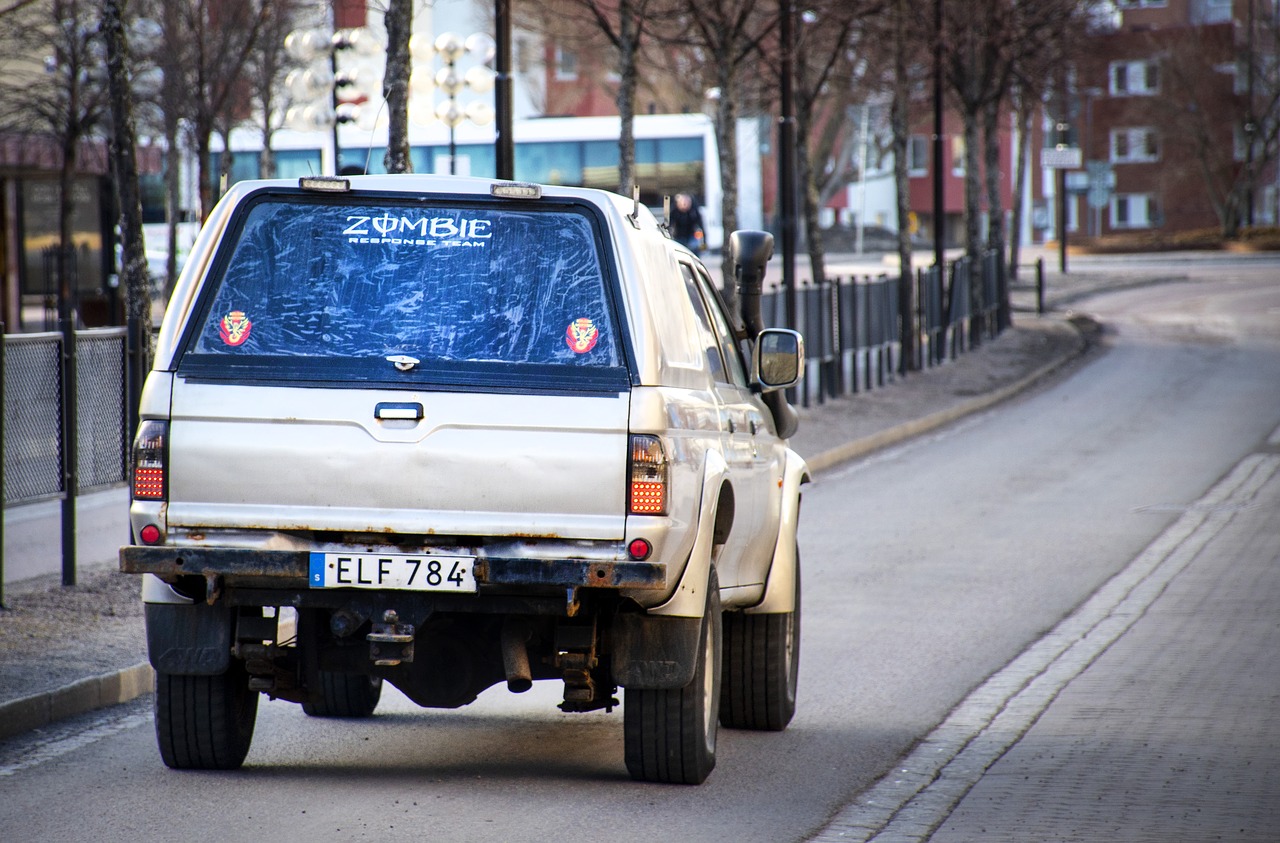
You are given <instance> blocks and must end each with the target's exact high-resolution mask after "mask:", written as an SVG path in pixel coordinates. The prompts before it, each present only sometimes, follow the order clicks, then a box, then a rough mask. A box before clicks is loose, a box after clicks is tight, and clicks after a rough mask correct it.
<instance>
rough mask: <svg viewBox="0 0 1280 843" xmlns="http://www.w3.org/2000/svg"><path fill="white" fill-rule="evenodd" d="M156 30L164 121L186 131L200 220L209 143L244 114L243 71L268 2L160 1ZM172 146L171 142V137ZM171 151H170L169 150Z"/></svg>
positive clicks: (209, 181)
mask: <svg viewBox="0 0 1280 843" xmlns="http://www.w3.org/2000/svg"><path fill="white" fill-rule="evenodd" d="M161 5H162V7H163V13H162V17H161V20H160V25H161V28H162V31H163V48H162V49H164V50H165V53H166V55H167V56H168V60H167V61H165V62H164V64H162V65H161V67H162V70H163V72H164V75H165V87H166V89H167V91H168V92H169V95H168V96H167V97H166V101H165V111H166V117H167V118H168V119H170V120H174V121H175V126H176V121H183V122H185V123H186V125H187V126H188V127H189V131H190V136H191V142H192V143H191V145H192V149H193V151H194V152H195V156H196V167H197V171H198V173H199V192H200V216H201V218H202V219H203V218H204V217H206V216H208V215H209V211H210V210H212V208H213V202H214V199H215V196H214V193H213V181H214V180H213V178H212V176H211V173H210V169H209V165H210V155H209V152H210V138H211V137H212V136H213V133H214V132H215V131H216V130H217V129H218V127H219V123H220V122H221V123H222V124H223V125H226V124H227V123H228V122H230V119H229V115H230V118H231V119H234V117H236V116H238V117H239V118H240V119H243V118H246V117H248V113H247V112H237V109H238V108H239V107H240V103H241V102H243V101H244V99H245V98H246V91H247V83H246V81H245V67H246V65H247V63H248V59H249V56H250V54H251V53H252V51H253V48H254V45H255V44H256V43H257V40H258V38H259V37H260V36H261V33H262V30H263V27H264V25H265V24H266V22H267V20H268V19H269V17H270V14H271V12H270V9H271V3H270V2H268V0H164V2H163V3H162V4H161ZM173 140H174V141H175V142H176V140H177V138H176V136H175V138H173ZM170 148H171V149H173V148H175V147H170Z"/></svg>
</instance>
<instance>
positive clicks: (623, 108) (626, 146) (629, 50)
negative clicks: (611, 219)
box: [617, 0, 640, 196]
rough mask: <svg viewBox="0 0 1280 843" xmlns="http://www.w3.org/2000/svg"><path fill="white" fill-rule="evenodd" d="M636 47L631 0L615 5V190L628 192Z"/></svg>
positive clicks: (631, 168)
mask: <svg viewBox="0 0 1280 843" xmlns="http://www.w3.org/2000/svg"><path fill="white" fill-rule="evenodd" d="M639 47H640V38H639V31H638V28H637V26H636V19H635V10H634V9H633V7H632V4H631V0H621V3H619V5H618V74H619V76H620V77H621V78H620V80H619V83H618V98H617V104H618V116H619V118H620V120H621V126H620V128H619V132H618V192H619V193H621V194H622V195H623V196H630V195H631V191H632V189H633V187H634V185H635V183H636V176H635V169H636V134H635V116H636V84H637V80H638V73H637V71H636V51H637V50H638V49H639Z"/></svg>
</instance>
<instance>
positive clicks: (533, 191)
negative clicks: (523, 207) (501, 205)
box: [489, 181, 542, 199]
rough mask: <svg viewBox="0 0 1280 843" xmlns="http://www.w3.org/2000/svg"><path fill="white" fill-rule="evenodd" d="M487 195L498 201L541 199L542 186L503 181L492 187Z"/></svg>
mask: <svg viewBox="0 0 1280 843" xmlns="http://www.w3.org/2000/svg"><path fill="white" fill-rule="evenodd" d="M489 195H490V196H496V197H498V198H500V199H541V198H542V185H538V184H530V183H528V182H520V181H504V182H501V183H500V184H495V185H492V186H491V187H490V188H489Z"/></svg>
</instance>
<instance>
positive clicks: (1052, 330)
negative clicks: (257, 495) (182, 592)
mask: <svg viewBox="0 0 1280 843" xmlns="http://www.w3.org/2000/svg"><path fill="white" fill-rule="evenodd" d="M842 271H844V270H842ZM1160 280H1168V279H1167V276H1151V275H1147V276H1127V275H1123V276H1119V277H1110V276H1108V277H1103V276H1098V275H1093V274H1089V273H1085V272H1081V273H1074V272H1073V273H1072V274H1069V275H1067V276H1061V275H1054V274H1052V273H1050V274H1049V282H1050V283H1049V285H1048V286H1049V290H1050V296H1049V297H1048V300H1049V303H1050V306H1051V307H1052V306H1054V305H1058V304H1061V303H1066V302H1068V301H1070V300H1071V299H1073V298H1075V297H1077V296H1080V295H1087V294H1089V293H1091V292H1095V291H1097V290H1099V289H1105V288H1108V287H1116V286H1130V285H1132V284H1134V283H1153V282H1155V281H1160ZM1024 285H1025V281H1024ZM1014 306H1015V319H1014V321H1015V325H1014V327H1013V328H1012V329H1010V330H1009V331H1006V332H1005V333H1004V334H1002V335H1001V336H1000V337H998V338H996V339H995V340H993V341H990V342H987V343H986V344H984V345H983V346H981V347H979V348H977V349H973V350H971V351H970V352H969V353H968V354H965V355H964V356H962V357H961V358H959V359H958V360H955V361H952V362H948V363H945V364H943V365H941V366H937V367H934V368H930V369H926V370H924V371H922V372H913V373H911V374H909V375H907V376H905V377H899V378H898V379H897V380H896V381H895V382H892V383H890V384H887V385H886V386H885V387H883V388H879V389H876V390H874V391H870V392H862V393H858V394H856V395H852V396H848V397H844V398H839V399H831V400H828V401H826V402H823V403H814V404H811V406H809V407H803V408H800V417H801V424H800V430H799V433H797V435H796V436H795V437H793V439H792V446H793V447H794V448H795V449H796V450H797V451H798V452H799V453H800V454H801V455H802V456H804V457H805V459H806V460H808V462H809V465H810V467H811V469H812V470H813V472H814V474H815V476H816V477H817V478H818V480H819V481H821V476H822V472H823V471H824V470H827V469H829V468H831V467H833V466H835V465H837V464H839V463H841V462H844V461H847V460H851V459H856V458H858V457H860V456H862V455H865V454H867V453H870V452H872V451H874V450H876V449H878V448H884V447H887V446H889V445H891V444H893V443H896V442H900V441H902V440H904V439H907V438H910V437H913V436H918V435H920V434H922V433H925V432H927V431H929V430H932V429H934V428H937V427H939V426H941V425H944V424H946V423H948V422H950V421H953V420H955V419H958V418H961V417H962V416H964V415H967V414H969V413H974V412H978V411H981V410H983V409H985V408H987V407H990V406H992V405H993V404H995V403H997V402H999V401H1002V400H1004V399H1006V398H1009V397H1011V396H1012V395H1015V394H1017V393H1018V392H1020V391H1022V390H1024V389H1026V388H1028V387H1029V386H1031V385H1032V384H1034V383H1035V382H1036V381H1037V380H1039V379H1040V378H1043V377H1045V376H1046V375H1048V374H1049V373H1051V372H1052V371H1054V370H1055V369H1057V368H1059V367H1060V366H1062V365H1064V364H1066V363H1068V362H1070V361H1071V360H1072V359H1074V358H1075V357H1077V356H1078V355H1079V354H1081V353H1082V351H1083V350H1084V349H1085V347H1086V345H1087V342H1086V340H1087V337H1086V336H1085V334H1083V333H1082V332H1081V330H1080V326H1079V325H1077V324H1075V323H1073V322H1072V321H1070V320H1069V319H1067V318H1066V317H1064V316H1063V315H1049V316H1045V317H1037V316H1035V315H1034V313H1032V312H1029V311H1031V310H1032V308H1033V307H1034V292H1033V291H1029V290H1027V289H1026V288H1025V286H1024V287H1023V288H1020V289H1019V290H1018V291H1017V292H1015V294H1014ZM1081 325H1083V326H1084V327H1085V328H1086V333H1087V327H1088V326H1087V323H1083V322H1082V323H1081ZM40 506H43V507H44V510H39V511H37V510H36V509H31V508H18V509H16V510H13V511H11V512H9V513H8V514H7V515H6V525H9V526H10V529H7V530H6V539H5V541H6V548H5V568H4V570H5V573H6V582H5V589H4V595H5V607H6V608H5V609H4V610H0V739H3V738H5V737H9V736H12V735H15V734H19V733H21V732H24V731H28V730H31V729H34V728H39V727H41V726H43V725H46V724H48V723H51V722H54V721H57V720H59V719H62V718H65V717H69V716H73V715H75V714H79V713H82V712H85V711H89V710H92V709H95V708H99V707H102V706H107V705H113V704H116V703H120V702H126V701H128V700H130V699H133V698H134V697H136V696H139V695H141V694H144V693H149V692H150V691H151V690H152V689H153V683H154V677H153V675H152V672H151V669H150V666H149V665H148V664H147V658H146V637H145V632H144V629H143V622H142V604H141V601H140V599H139V597H138V590H139V585H138V580H137V578H135V577H132V576H128V575H124V574H120V573H118V572H117V571H116V570H115V555H114V548H115V547H116V546H117V545H118V544H119V543H120V541H122V540H123V529H124V528H123V527H121V533H122V535H121V536H120V537H119V538H117V537H116V536H115V535H113V533H114V532H115V530H114V528H112V527H110V526H109V524H110V523H111V522H112V521H113V519H115V518H118V519H119V523H120V524H122V525H123V524H125V523H126V520H125V519H126V515H127V496H125V495H124V494H123V492H122V490H115V491H112V492H106V493H99V495H97V496H88V497H86V498H85V499H83V500H82V501H81V506H82V508H88V509H89V510H91V511H92V512H93V513H94V519H95V520H94V521H93V522H92V523H93V525H94V526H93V527H92V528H91V529H90V530H86V529H85V527H84V522H82V535H81V538H80V539H79V541H78V543H77V546H78V548H79V552H78V559H79V563H80V564H79V572H78V576H77V585H76V586H73V587H71V588H63V587H62V586H61V585H60V575H59V571H60V561H59V548H58V544H57V542H58V520H57V519H58V510H57V507H56V505H48V504H45V505H40ZM18 523H21V525H22V527H21V529H20V530H13V529H12V526H13V525H15V524H18ZM90 532H91V533H92V535H91V536H89V537H88V538H86V534H87V533H90ZM19 536H23V538H21V540H19V538H18V537H19ZM13 572H21V577H20V578H19V577H16V576H14V574H13Z"/></svg>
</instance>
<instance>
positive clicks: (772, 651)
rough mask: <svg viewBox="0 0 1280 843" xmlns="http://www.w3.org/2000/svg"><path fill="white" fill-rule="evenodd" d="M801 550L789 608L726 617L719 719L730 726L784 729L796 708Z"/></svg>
mask: <svg viewBox="0 0 1280 843" xmlns="http://www.w3.org/2000/svg"><path fill="white" fill-rule="evenodd" d="M799 565H800V556H799V553H798V552H797V555H796V602H795V608H794V609H792V610H791V611H790V612H785V613H782V612H780V613H777V614H767V615H749V614H746V613H745V612H726V613H725V617H724V676H723V678H722V680H721V681H722V682H723V683H724V693H723V695H722V696H721V697H720V723H721V724H722V725H724V726H726V727H728V728H731V729H757V730H760V731H769V732H780V731H782V730H783V729H785V728H787V724H788V723H790V722H791V718H792V716H794V715H795V713H796V685H797V677H798V674H799V668H800V568H799Z"/></svg>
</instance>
